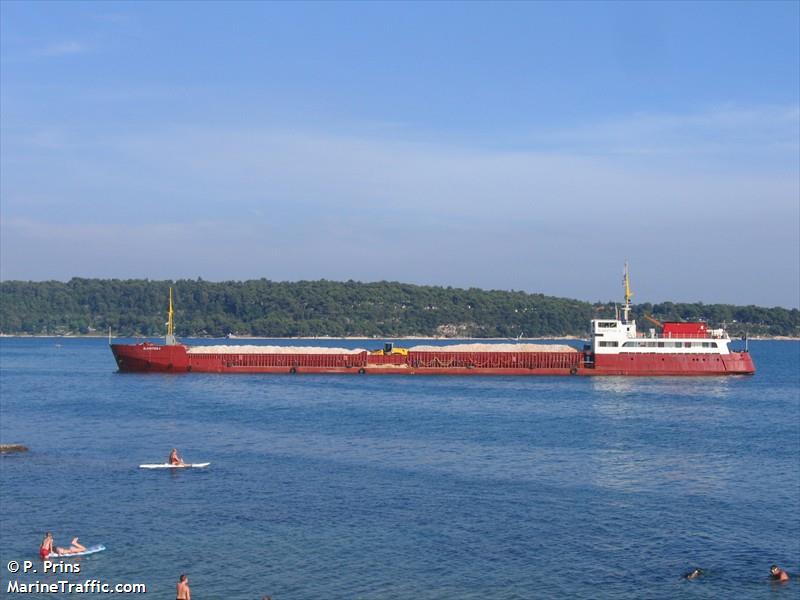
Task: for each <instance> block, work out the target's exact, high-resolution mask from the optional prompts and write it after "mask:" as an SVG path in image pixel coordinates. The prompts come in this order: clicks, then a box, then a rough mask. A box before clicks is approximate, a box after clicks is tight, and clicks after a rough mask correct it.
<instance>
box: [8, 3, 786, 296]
mask: <svg viewBox="0 0 800 600" xmlns="http://www.w3.org/2000/svg"><path fill="white" fill-rule="evenodd" d="M625 261H627V262H628V263H629V264H630V269H631V279H632V284H633V291H634V293H635V296H634V301H636V302H645V301H649V302H660V301H666V300H672V301H681V302H698V301H700V302H706V303H716V302H723V303H730V304H757V305H762V306H784V307H787V308H797V307H800V3H798V2H752V3H751V2H705V3H693V2H675V3H670V2H667V3H660V2H640V3H634V2H621V3H602V2H588V3H581V2H570V3H547V2H532V3H522V2H514V3H497V2H492V3H481V2H468V3H459V2H439V3H428V2H417V3H403V2H354V3H336V2H321V3H294V2H293V3H278V2H269V3H267V2H264V3H258V2H243V3H236V2H225V3H214V2H199V3H191V2H177V3H167V2H158V3H156V2H88V3H80V2H55V3H48V2H10V1H3V2H0V278H2V279H3V280H18V279H20V280H34V281H40V280H50V279H56V280H62V281H66V280H68V279H70V278H71V277H103V278H149V279H179V278H192V279H194V278H197V277H202V278H203V279H206V280H212V281H223V280H242V279H254V278H262V277H264V278H267V279H272V280H281V281H297V280H303V279H322V278H324V279H330V280H349V279H354V280H358V281H380V280H392V281H402V282H406V283H416V284H431V285H445V286H446V285H451V286H454V287H480V288H486V289H503V290H510V289H514V290H524V291H528V292H540V293H544V294H548V295H555V296H561V297H569V298H578V299H582V300H590V301H595V300H601V301H607V300H611V299H619V298H621V295H622V288H621V273H622V268H623V264H624V263H625Z"/></svg>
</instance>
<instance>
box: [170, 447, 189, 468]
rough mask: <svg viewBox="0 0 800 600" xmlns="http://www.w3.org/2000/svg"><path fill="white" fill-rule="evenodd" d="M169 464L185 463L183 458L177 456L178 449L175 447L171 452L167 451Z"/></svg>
mask: <svg viewBox="0 0 800 600" xmlns="http://www.w3.org/2000/svg"><path fill="white" fill-rule="evenodd" d="M168 462H169V464H171V465H185V464H186V463H185V462H183V459H182V458H181V457H180V456H178V450H177V449H176V448H173V449H172V452H170V453H169V461H168Z"/></svg>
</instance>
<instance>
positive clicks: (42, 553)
mask: <svg viewBox="0 0 800 600" xmlns="http://www.w3.org/2000/svg"><path fill="white" fill-rule="evenodd" d="M52 551H53V534H52V533H51V532H49V531H48V532H47V533H46V534H44V539H42V543H41V544H40V545H39V558H41V559H42V560H44V559H46V558H47V557H48V556H49V555H50V553H51V552H52Z"/></svg>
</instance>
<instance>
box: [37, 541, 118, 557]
mask: <svg viewBox="0 0 800 600" xmlns="http://www.w3.org/2000/svg"><path fill="white" fill-rule="evenodd" d="M105 549H106V547H105V546H103V544H95V545H94V546H89V547H87V548H86V550H84V551H83V552H71V553H69V554H56V553H55V552H51V553H50V554H48V555H47V558H72V557H73V556H86V555H87V554H94V553H95V552H102V551H103V550H105Z"/></svg>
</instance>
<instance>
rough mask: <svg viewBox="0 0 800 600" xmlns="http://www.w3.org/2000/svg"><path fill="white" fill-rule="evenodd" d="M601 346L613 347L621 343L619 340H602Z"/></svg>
mask: <svg viewBox="0 0 800 600" xmlns="http://www.w3.org/2000/svg"><path fill="white" fill-rule="evenodd" d="M600 345H601V346H607V347H611V348H616V347H617V346H618V345H619V344H617V342H600Z"/></svg>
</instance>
